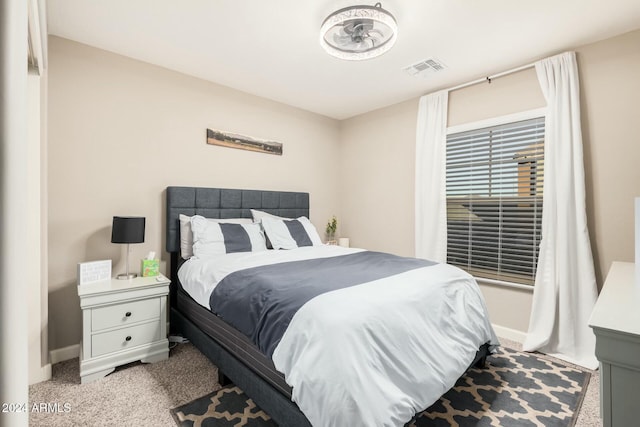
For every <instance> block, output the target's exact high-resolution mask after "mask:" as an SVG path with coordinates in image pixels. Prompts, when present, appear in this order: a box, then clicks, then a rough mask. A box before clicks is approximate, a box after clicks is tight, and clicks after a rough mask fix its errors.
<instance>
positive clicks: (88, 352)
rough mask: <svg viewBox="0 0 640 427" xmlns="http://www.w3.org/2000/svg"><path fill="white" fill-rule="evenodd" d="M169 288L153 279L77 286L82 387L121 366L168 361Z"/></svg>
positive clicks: (162, 280) (160, 279) (160, 278)
mask: <svg viewBox="0 0 640 427" xmlns="http://www.w3.org/2000/svg"><path fill="white" fill-rule="evenodd" d="M169 283H170V282H169V279H167V278H166V277H163V276H158V277H137V278H135V279H130V280H117V279H111V280H105V281H103V282H97V283H92V284H87V285H81V286H78V296H79V297H80V307H81V308H82V343H81V345H80V380H81V383H83V384H84V383H88V382H91V381H94V380H96V379H99V378H102V377H104V376H105V375H107V374H109V373H111V372H113V370H114V369H115V367H116V366H119V365H123V364H125V363H130V362H133V361H136V360H141V361H142V362H144V363H152V362H157V361H159V360H163V359H166V358H168V357H169V341H168V340H167V295H168V293H169Z"/></svg>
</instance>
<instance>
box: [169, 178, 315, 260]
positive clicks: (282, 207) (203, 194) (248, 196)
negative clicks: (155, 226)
mask: <svg viewBox="0 0 640 427" xmlns="http://www.w3.org/2000/svg"><path fill="white" fill-rule="evenodd" d="M250 209H258V210H261V211H265V212H269V213H272V214H274V215H278V216H283V217H287V218H297V217H299V216H306V217H307V218H308V217H309V193H295V192H289V191H261V190H235V189H228V188H200V187H167V230H166V233H167V234H166V238H167V241H166V249H167V252H179V251H180V221H179V219H178V217H179V215H180V214H184V215H188V216H193V215H202V216H204V217H206V218H251V211H250Z"/></svg>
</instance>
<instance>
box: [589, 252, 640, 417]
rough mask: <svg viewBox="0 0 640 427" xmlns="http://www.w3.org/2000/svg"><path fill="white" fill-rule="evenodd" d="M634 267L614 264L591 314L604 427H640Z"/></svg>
mask: <svg viewBox="0 0 640 427" xmlns="http://www.w3.org/2000/svg"><path fill="white" fill-rule="evenodd" d="M634 278H635V264H634V263H629V262H614V263H613V264H612V266H611V269H610V270H609V274H608V275H607V279H606V281H605V283H604V287H603V288H602V292H601V293H600V296H599V297H598V301H597V302H596V305H595V307H594V309H593V313H592V314H591V319H590V320H589V326H591V327H592V328H593V332H594V333H595V335H596V357H597V358H598V360H599V361H600V403H601V415H602V423H603V426H604V427H629V426H635V425H639V424H638V423H639V422H640V421H639V419H638V409H639V408H640V388H639V384H640V286H639V285H638V284H636V283H635V280H634Z"/></svg>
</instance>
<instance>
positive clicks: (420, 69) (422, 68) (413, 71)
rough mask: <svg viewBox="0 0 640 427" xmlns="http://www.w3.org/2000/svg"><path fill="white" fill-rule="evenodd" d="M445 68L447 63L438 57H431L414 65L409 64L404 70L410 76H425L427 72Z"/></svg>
mask: <svg viewBox="0 0 640 427" xmlns="http://www.w3.org/2000/svg"><path fill="white" fill-rule="evenodd" d="M444 69H445V65H444V64H443V63H442V61H440V60H438V59H436V58H429V59H425V60H422V61H420V62H416V63H415V64H413V65H409V66H408V67H406V68H403V70H404V71H405V72H406V73H407V74H409V75H410V76H425V75H427V74H431V73H435V72H438V71H442V70H444Z"/></svg>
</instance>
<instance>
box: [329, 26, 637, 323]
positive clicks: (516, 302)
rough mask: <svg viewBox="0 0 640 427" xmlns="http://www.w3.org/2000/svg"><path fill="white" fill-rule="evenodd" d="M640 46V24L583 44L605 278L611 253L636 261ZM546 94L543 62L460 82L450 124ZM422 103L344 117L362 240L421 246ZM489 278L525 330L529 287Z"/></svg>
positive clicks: (594, 204) (495, 298)
mask: <svg viewBox="0 0 640 427" xmlns="http://www.w3.org/2000/svg"><path fill="white" fill-rule="evenodd" d="M638 46H640V31H635V32H632V33H628V34H625V35H622V36H619V37H615V38H611V39H608V40H605V41H602V42H599V43H595V44H591V45H587V46H583V47H578V48H577V49H575V50H576V51H577V53H578V62H579V67H580V76H581V81H582V82H581V91H582V94H581V100H582V122H583V133H584V151H585V172H586V189H587V215H588V220H589V232H590V234H591V239H592V246H593V252H594V258H595V265H596V274H597V280H598V284H599V285H600V286H601V285H602V283H603V278H604V276H605V275H606V271H607V270H608V268H609V265H610V264H611V262H612V261H614V260H622V261H633V223H632V215H633V203H632V202H633V197H634V196H640V168H639V167H638V165H637V163H638V161H639V160H640V144H638V143H637V140H638V137H637V135H639V134H640V121H639V120H638V119H637V113H638V108H637V102H638V99H640V78H638V76H640V49H638ZM551 54H552V53H550V55H551ZM544 104H545V102H544V98H543V96H542V93H541V92H540V89H539V86H538V82H537V78H536V74H535V70H533V69H528V70H525V71H522V72H519V73H515V74H512V75H509V76H505V77H501V78H498V79H494V80H493V82H492V83H491V84H487V83H482V84H479V85H475V86H470V87H467V88H464V89H461V90H458V91H455V92H452V93H451V94H450V97H449V124H450V125H458V124H462V123H468V122H473V121H478V120H483V119H487V118H490V117H496V116H501V115H506V114H510V113H514V112H518V111H525V110H528V109H533V108H538V107H541V106H544ZM417 109H418V99H414V100H411V101H407V102H403V103H401V104H397V105H394V106H391V107H387V108H384V109H381V110H377V111H373V112H371V113H368V114H365V115H362V116H358V117H355V118H352V119H349V120H345V121H343V122H341V150H342V156H341V161H342V171H341V173H342V174H341V179H342V181H343V186H342V189H343V192H342V193H341V210H342V217H343V223H344V224H345V229H344V230H343V231H344V232H345V234H347V235H349V236H350V237H351V238H352V240H353V242H354V243H356V244H357V245H361V246H365V247H372V248H375V249H380V250H387V251H391V252H396V253H399V254H409V255H411V254H413V245H414V216H413V215H414V214H413V211H414V200H413V191H414V182H413V179H414V173H415V164H414V162H415V158H414V156H415V120H416V116H417ZM391 153H393V154H391ZM380 210H382V212H380ZM385 225H386V226H385ZM481 286H482V289H483V292H484V294H485V297H486V299H487V305H488V307H489V312H490V315H491V319H492V321H493V323H494V324H497V325H499V326H502V327H504V328H507V329H505V331H507V332H509V331H510V330H513V331H516V332H517V331H520V332H524V331H526V330H527V328H528V323H529V315H530V309H531V292H528V291H522V290H514V289H507V288H501V287H496V286H490V285H485V284H482V285H481Z"/></svg>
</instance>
